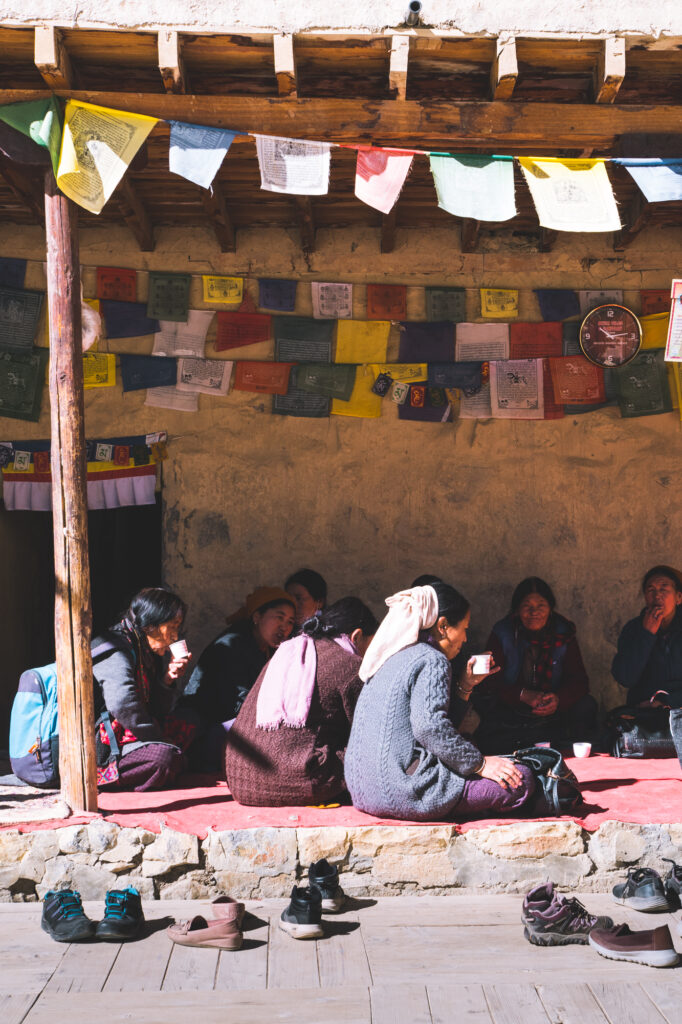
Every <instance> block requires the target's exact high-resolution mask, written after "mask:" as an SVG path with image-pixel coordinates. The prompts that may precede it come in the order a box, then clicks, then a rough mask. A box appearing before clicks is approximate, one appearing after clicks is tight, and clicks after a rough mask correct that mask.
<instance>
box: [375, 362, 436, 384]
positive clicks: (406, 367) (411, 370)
mask: <svg viewBox="0 0 682 1024" xmlns="http://www.w3.org/2000/svg"><path fill="white" fill-rule="evenodd" d="M372 373H373V374H374V376H375V378H376V377H378V376H379V374H380V373H387V374H388V375H389V377H390V378H391V380H394V381H396V380H397V381H400V383H401V384H416V383H418V382H419V381H422V380H428V379H429V368H428V365H427V364H426V363H372Z"/></svg>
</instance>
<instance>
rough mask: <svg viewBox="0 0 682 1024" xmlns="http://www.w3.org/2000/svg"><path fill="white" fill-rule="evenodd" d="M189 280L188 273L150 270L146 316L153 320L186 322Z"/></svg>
mask: <svg viewBox="0 0 682 1024" xmlns="http://www.w3.org/2000/svg"><path fill="white" fill-rule="evenodd" d="M191 280H192V279H191V277H190V275H189V274H170V273H165V272H161V271H158V270H150V272H149V294H148V296H147V316H148V317H151V318H152V319H155V320H174V321H176V322H180V323H187V319H188V317H189V286H190V282H191Z"/></svg>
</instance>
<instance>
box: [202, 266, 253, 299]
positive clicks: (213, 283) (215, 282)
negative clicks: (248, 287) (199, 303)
mask: <svg viewBox="0 0 682 1024" xmlns="http://www.w3.org/2000/svg"><path fill="white" fill-rule="evenodd" d="M201 280H202V282H203V285H204V302H213V303H218V302H220V303H223V304H225V305H237V306H238V305H240V304H241V301H242V299H243V298H244V278H243V277H212V276H210V275H206V274H204V275H203V276H202V278H201Z"/></svg>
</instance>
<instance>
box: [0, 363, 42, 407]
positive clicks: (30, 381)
mask: <svg viewBox="0 0 682 1024" xmlns="http://www.w3.org/2000/svg"><path fill="white" fill-rule="evenodd" d="M48 355H49V353H48V350H47V349H44V348H43V349H38V348H36V349H33V350H32V351H30V352H7V351H0V416H3V417H7V418H9V419H15V420H28V421H30V422H31V423H37V422H38V420H39V419H40V405H41V400H42V396H43V387H44V385H45V371H46V367H47V361H48Z"/></svg>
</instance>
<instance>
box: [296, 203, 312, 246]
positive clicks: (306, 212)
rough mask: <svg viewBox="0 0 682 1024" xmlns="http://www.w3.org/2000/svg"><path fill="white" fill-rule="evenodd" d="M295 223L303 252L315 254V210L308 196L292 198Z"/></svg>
mask: <svg viewBox="0 0 682 1024" xmlns="http://www.w3.org/2000/svg"><path fill="white" fill-rule="evenodd" d="M291 200H292V204H293V207H294V213H295V216H296V223H297V224H298V227H299V230H300V232H301V246H302V248H303V250H304V252H315V210H314V208H313V201H312V199H311V198H310V196H292V197H291Z"/></svg>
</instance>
